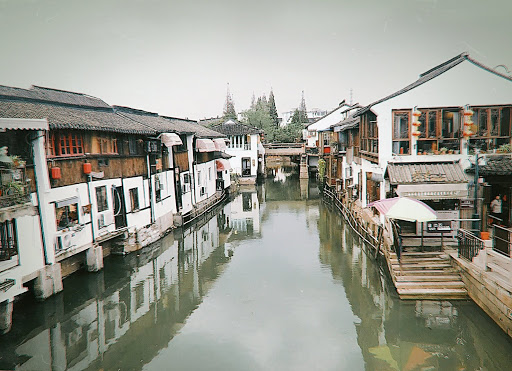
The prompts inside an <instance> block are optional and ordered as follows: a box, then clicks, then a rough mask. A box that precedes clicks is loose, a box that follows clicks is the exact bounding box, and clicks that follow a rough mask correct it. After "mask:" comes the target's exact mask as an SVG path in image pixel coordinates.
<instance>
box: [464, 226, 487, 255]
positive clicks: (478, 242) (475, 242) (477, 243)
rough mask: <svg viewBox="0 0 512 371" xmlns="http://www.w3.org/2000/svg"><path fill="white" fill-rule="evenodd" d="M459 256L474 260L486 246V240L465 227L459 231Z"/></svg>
mask: <svg viewBox="0 0 512 371" xmlns="http://www.w3.org/2000/svg"><path fill="white" fill-rule="evenodd" d="M457 240H458V256H459V258H464V259H466V260H468V261H472V260H473V258H474V257H475V256H477V255H478V253H479V252H480V250H483V249H484V248H485V244H484V241H483V240H482V239H480V238H478V237H477V236H475V235H474V234H473V233H471V232H470V231H468V230H465V229H459V230H458V231H457Z"/></svg>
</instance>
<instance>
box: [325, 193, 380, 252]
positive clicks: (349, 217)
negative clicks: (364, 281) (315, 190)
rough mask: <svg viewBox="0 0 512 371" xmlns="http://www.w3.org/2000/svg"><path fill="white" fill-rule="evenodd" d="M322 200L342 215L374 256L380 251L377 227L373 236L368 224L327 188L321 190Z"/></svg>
mask: <svg viewBox="0 0 512 371" xmlns="http://www.w3.org/2000/svg"><path fill="white" fill-rule="evenodd" d="M323 197H324V200H326V201H328V202H330V203H331V204H332V205H333V206H334V207H335V208H336V209H338V211H339V212H340V213H341V214H342V216H343V217H344V219H345V220H346V221H347V223H348V225H349V226H350V227H351V228H352V230H353V231H354V232H355V233H356V234H357V235H359V237H361V239H362V240H363V241H364V242H366V243H367V244H368V245H370V247H372V248H373V249H374V251H375V256H377V254H378V253H379V251H380V245H381V243H382V236H383V230H382V227H379V231H378V232H377V236H374V234H373V231H372V230H371V229H369V228H368V223H367V222H365V221H364V220H362V219H361V218H360V217H358V216H356V214H355V213H354V212H353V211H352V210H350V209H349V208H348V207H347V206H345V205H344V204H343V202H342V201H341V200H340V199H339V198H338V197H337V195H336V194H335V193H334V192H333V191H331V190H330V189H328V188H324V189H323Z"/></svg>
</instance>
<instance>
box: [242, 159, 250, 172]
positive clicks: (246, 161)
mask: <svg viewBox="0 0 512 371" xmlns="http://www.w3.org/2000/svg"><path fill="white" fill-rule="evenodd" d="M242 176H251V159H250V158H249V157H244V158H242Z"/></svg>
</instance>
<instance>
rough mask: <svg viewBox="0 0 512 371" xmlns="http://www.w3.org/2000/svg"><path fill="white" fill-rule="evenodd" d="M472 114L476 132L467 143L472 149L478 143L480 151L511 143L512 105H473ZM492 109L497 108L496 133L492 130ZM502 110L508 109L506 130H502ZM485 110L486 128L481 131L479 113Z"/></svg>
mask: <svg viewBox="0 0 512 371" xmlns="http://www.w3.org/2000/svg"><path fill="white" fill-rule="evenodd" d="M472 110H473V112H474V113H473V116H472V120H473V122H474V124H475V125H476V134H475V135H474V136H473V137H471V138H470V141H469V145H470V148H471V150H472V151H474V148H475V145H477V144H478V148H479V149H480V150H481V151H482V152H486V151H489V152H490V151H493V150H495V149H498V147H499V146H500V145H502V144H510V143H511V129H512V105H496V106H474V107H472ZM493 110H497V111H498V112H497V118H496V121H497V128H496V131H497V134H495V133H493V132H492V117H493V115H492V112H493ZM504 110H508V122H507V125H508V132H507V133H505V135H503V134H504V133H503V132H502V125H503V124H504V122H503V112H504ZM483 112H485V124H486V130H485V132H482V131H481V130H480V124H481V113H483Z"/></svg>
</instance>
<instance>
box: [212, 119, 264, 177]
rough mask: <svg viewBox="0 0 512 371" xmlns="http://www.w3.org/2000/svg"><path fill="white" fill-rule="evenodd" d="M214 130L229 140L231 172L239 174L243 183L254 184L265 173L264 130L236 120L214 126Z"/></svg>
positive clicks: (228, 149)
mask: <svg viewBox="0 0 512 371" xmlns="http://www.w3.org/2000/svg"><path fill="white" fill-rule="evenodd" d="M212 129H213V130H215V131H217V132H219V133H222V134H223V135H224V136H225V137H226V138H227V139H228V140H229V143H228V145H227V148H226V153H227V154H228V155H230V156H232V157H231V158H230V159H229V163H230V165H231V172H232V173H235V174H238V175H239V176H240V177H241V178H242V180H243V181H248V182H252V183H254V182H255V181H256V177H257V176H258V174H261V173H263V171H264V158H263V156H264V151H265V150H264V148H263V145H262V143H261V135H262V133H263V132H262V130H260V129H258V128H255V127H251V126H249V125H245V124H242V123H241V122H238V121H235V120H227V121H226V122H224V123H222V124H217V125H214V126H212Z"/></svg>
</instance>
